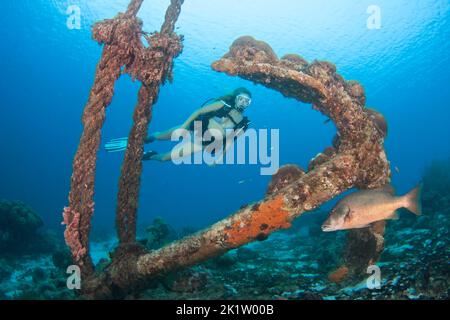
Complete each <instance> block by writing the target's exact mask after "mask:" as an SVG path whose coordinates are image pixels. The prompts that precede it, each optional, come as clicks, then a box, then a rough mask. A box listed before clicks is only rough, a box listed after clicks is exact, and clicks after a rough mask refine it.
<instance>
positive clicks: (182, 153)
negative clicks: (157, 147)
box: [144, 142, 203, 162]
mask: <svg viewBox="0 0 450 320" xmlns="http://www.w3.org/2000/svg"><path fill="white" fill-rule="evenodd" d="M201 151H203V146H201V145H199V144H196V143H193V142H187V143H184V144H182V145H179V146H176V147H175V148H173V149H172V150H171V151H169V152H166V153H154V152H153V153H152V152H149V153H146V154H144V160H156V161H161V162H164V161H170V160H179V159H182V158H184V157H187V156H190V155H192V154H194V153H197V152H201Z"/></svg>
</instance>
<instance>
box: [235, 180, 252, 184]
mask: <svg viewBox="0 0 450 320" xmlns="http://www.w3.org/2000/svg"><path fill="white" fill-rule="evenodd" d="M252 181H253V179H248V180H241V181H239V182H238V184H244V183H247V182H252Z"/></svg>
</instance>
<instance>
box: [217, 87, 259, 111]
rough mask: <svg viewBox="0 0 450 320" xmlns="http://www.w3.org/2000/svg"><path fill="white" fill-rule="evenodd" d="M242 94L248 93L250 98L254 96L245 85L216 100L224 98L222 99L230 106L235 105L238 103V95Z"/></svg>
mask: <svg viewBox="0 0 450 320" xmlns="http://www.w3.org/2000/svg"><path fill="white" fill-rule="evenodd" d="M240 94H246V95H248V96H249V97H250V98H251V97H252V93H251V92H250V90H248V89H247V88H244V87H240V88H237V89H236V90H234V91H233V92H232V93H230V94H227V95H225V96H222V97H219V98H217V99H216V101H221V100H222V101H224V102H226V103H227V104H229V105H230V106H232V107H234V106H235V104H236V97H237V96H238V95H240Z"/></svg>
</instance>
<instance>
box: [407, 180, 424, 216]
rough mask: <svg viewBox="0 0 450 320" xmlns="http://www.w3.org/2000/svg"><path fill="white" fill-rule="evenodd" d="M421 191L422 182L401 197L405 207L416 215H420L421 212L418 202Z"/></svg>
mask: <svg viewBox="0 0 450 320" xmlns="http://www.w3.org/2000/svg"><path fill="white" fill-rule="evenodd" d="M421 193H422V184H419V185H418V186H417V187H415V188H414V189H413V190H412V191H410V192H409V193H408V194H406V195H405V196H404V197H403V198H404V199H405V203H406V204H405V208H406V209H408V210H409V211H411V212H412V213H414V214H415V215H416V216H420V215H421V214H422V204H421V202H420V196H421Z"/></svg>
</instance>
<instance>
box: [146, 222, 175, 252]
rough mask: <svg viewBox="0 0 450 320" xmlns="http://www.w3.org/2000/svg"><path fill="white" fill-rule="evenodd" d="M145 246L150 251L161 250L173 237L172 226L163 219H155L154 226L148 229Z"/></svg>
mask: <svg viewBox="0 0 450 320" xmlns="http://www.w3.org/2000/svg"><path fill="white" fill-rule="evenodd" d="M146 231H147V239H145V240H146V241H145V246H146V247H147V249H149V250H154V249H159V248H161V247H162V246H163V245H164V244H166V243H167V242H168V241H169V237H170V235H171V233H173V232H171V228H170V226H169V225H168V224H167V223H166V222H165V221H164V220H163V219H162V218H161V217H158V218H155V220H154V221H153V224H152V225H151V226H149V227H148V228H147V230H146Z"/></svg>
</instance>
